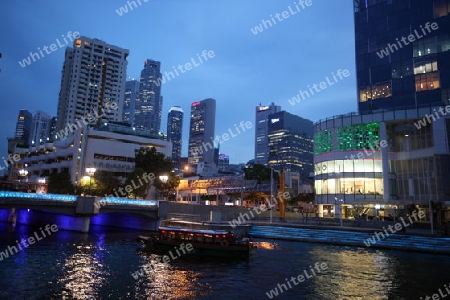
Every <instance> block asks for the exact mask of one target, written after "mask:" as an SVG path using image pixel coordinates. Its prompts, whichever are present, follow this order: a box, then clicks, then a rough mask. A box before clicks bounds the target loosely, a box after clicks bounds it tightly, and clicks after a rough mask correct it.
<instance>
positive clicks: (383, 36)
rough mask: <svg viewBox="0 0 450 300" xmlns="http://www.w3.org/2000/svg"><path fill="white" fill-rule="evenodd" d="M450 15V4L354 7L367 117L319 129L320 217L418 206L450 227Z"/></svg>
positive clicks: (358, 1) (339, 119) (336, 120)
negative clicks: (406, 40)
mask: <svg viewBox="0 0 450 300" xmlns="http://www.w3.org/2000/svg"><path fill="white" fill-rule="evenodd" d="M449 13H450V6H449V2H448V1H442V0H427V1H413V0H405V1H381V0H380V1H378V0H376V1H363V0H355V1H354V17H355V36H356V45H355V52H356V71H357V95H358V99H357V101H358V109H359V113H351V114H347V115H341V116H334V117H330V118H327V119H325V120H322V121H319V122H317V123H316V124H315V126H314V133H315V136H314V142H315V146H314V155H315V156H314V167H315V189H316V204H317V205H318V211H319V216H327V215H328V216H330V215H336V216H339V215H341V214H343V215H344V217H354V216H356V215H357V214H359V213H365V214H367V215H369V216H373V217H380V218H388V217H395V216H397V217H398V214H406V213H407V212H408V209H409V208H410V207H411V206H412V205H413V206H415V207H416V208H419V209H420V210H423V211H425V212H426V213H427V219H428V220H429V219H430V215H429V208H430V207H433V210H434V211H435V212H434V220H435V223H436V224H440V223H441V222H443V220H444V219H450V210H449V209H448V208H449V206H450V186H449V185H448V183H447V178H448V177H449V175H450V143H449V140H450V118H449V117H448V116H447V114H448V113H447V111H446V107H447V106H448V105H449V104H450V80H449V78H450V16H449ZM412 16H414V18H413V17H412ZM434 23H436V25H433V24H434ZM427 28H430V30H428V29H427ZM423 30H425V31H426V34H423ZM415 31H417V33H418V34H419V36H417V34H416V32H415ZM404 37H405V38H406V39H408V44H406V43H403V42H402V43H401V44H399V43H398V41H402V39H403V38H404ZM449 108H450V107H449ZM449 111H450V110H449ZM444 113H445V114H444ZM377 145H378V146H377ZM382 145H384V146H382ZM336 199H337V200H339V201H340V203H343V205H336V204H337V203H336Z"/></svg>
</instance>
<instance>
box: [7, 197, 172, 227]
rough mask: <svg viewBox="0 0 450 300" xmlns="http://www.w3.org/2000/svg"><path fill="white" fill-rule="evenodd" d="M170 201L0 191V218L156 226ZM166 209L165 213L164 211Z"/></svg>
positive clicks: (81, 224)
mask: <svg viewBox="0 0 450 300" xmlns="http://www.w3.org/2000/svg"><path fill="white" fill-rule="evenodd" d="M166 204H167V202H166V201H156V200H133V199H128V198H113V197H103V198H101V197H89V196H88V197H85V196H75V195H59V194H37V193H23V192H10V191H0V221H8V222H16V221H17V222H18V223H23V224H36V223H43V222H47V223H46V224H48V223H49V222H53V223H54V224H56V225H57V226H58V227H59V228H62V229H68V230H76V231H81V232H88V231H89V227H90V225H119V224H120V223H128V225H129V226H125V227H129V228H142V227H144V228H147V229H156V228H157V226H158V221H159V220H160V219H161V218H162V217H165V214H166V213H167V205H166ZM161 213H163V214H161Z"/></svg>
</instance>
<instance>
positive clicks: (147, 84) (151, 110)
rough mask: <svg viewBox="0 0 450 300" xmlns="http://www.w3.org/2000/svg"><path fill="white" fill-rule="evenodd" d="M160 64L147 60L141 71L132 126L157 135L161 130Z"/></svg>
mask: <svg viewBox="0 0 450 300" xmlns="http://www.w3.org/2000/svg"><path fill="white" fill-rule="evenodd" d="M160 69H161V63H160V62H159V61H155V60H151V59H147V60H146V61H145V62H144V69H143V70H142V71H141V86H140V89H139V96H138V98H137V100H136V110H135V116H134V126H135V127H136V128H140V129H146V130H150V131H151V132H152V133H153V134H158V133H159V131H160V128H161V114H162V96H161V71H160Z"/></svg>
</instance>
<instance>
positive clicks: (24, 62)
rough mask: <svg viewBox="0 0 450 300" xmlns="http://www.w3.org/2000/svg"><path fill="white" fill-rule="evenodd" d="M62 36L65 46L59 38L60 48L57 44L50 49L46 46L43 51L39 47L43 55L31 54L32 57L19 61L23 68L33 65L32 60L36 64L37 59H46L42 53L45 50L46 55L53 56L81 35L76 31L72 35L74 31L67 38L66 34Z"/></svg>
mask: <svg viewBox="0 0 450 300" xmlns="http://www.w3.org/2000/svg"><path fill="white" fill-rule="evenodd" d="M61 36H62V37H63V39H64V42H65V44H61V43H60V41H59V38H57V39H56V42H57V43H58V46H59V48H57V47H56V44H51V45H50V46H49V47H47V46H44V47H42V49H41V47H38V51H39V53H40V54H41V55H39V53H33V52H30V55H29V56H28V57H27V58H24V59H22V61H19V65H20V66H21V67H22V68H25V67H26V66H29V65H31V60H33V62H35V61H36V60H37V59H41V58H42V57H44V53H43V52H42V50H44V51H45V53H47V54H51V53H52V52H55V51H56V50H58V49H61V48H63V47H65V46H67V45H68V44H69V43H71V42H73V41H74V39H77V38H79V37H80V33H79V32H78V31H75V32H74V33H72V31H69V32H68V33H67V35H66V36H64V34H63V35H61ZM66 37H67V38H68V39H69V40H70V42H68V41H67V40H66ZM48 49H50V52H49V51H48Z"/></svg>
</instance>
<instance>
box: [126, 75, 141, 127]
mask: <svg viewBox="0 0 450 300" xmlns="http://www.w3.org/2000/svg"><path fill="white" fill-rule="evenodd" d="M139 88H140V82H139V81H137V80H129V81H127V82H126V83H125V93H124V99H123V117H122V121H123V122H125V123H128V124H130V125H131V126H134V114H135V110H136V99H137V97H138V95H139Z"/></svg>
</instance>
